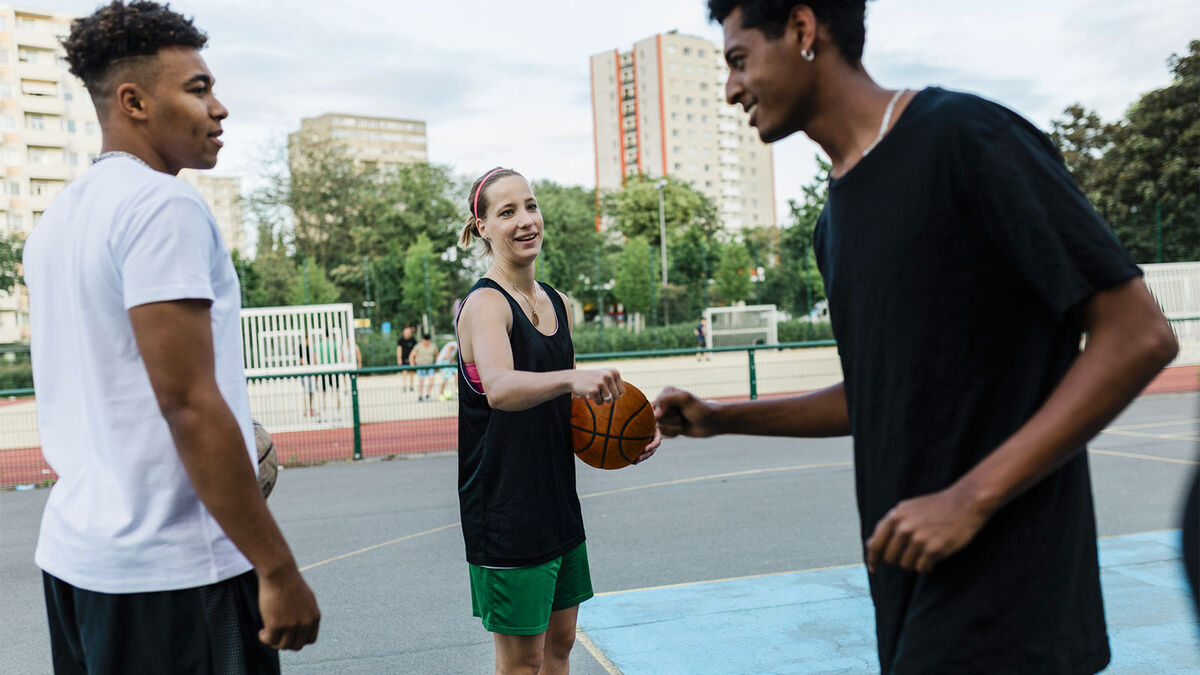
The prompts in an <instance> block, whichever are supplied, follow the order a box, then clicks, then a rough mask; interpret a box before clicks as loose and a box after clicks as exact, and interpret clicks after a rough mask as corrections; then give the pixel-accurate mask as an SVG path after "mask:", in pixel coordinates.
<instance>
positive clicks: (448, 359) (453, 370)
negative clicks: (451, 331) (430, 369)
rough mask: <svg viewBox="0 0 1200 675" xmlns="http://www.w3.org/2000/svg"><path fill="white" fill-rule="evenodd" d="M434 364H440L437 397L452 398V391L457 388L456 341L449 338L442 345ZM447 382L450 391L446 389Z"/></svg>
mask: <svg viewBox="0 0 1200 675" xmlns="http://www.w3.org/2000/svg"><path fill="white" fill-rule="evenodd" d="M436 364H437V365H438V366H440V367H439V368H438V369H437V371H438V380H439V381H440V382H441V388H440V389H438V398H439V399H441V400H443V401H449V400H450V399H452V398H454V392H455V391H457V390H458V342H456V341H454V340H450V341H449V342H447V343H446V344H444V345H442V349H441V350H440V351H439V352H438V355H437V362H436ZM447 384H449V385H450V391H446V385H447Z"/></svg>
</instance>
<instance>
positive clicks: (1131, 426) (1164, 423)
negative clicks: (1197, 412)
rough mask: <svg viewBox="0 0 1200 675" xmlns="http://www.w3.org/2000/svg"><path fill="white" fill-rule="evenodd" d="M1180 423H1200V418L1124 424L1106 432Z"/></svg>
mask: <svg viewBox="0 0 1200 675" xmlns="http://www.w3.org/2000/svg"><path fill="white" fill-rule="evenodd" d="M1179 424H1200V419H1195V418H1194V419H1190V420H1171V421H1170V422H1147V423H1145V424H1122V425H1121V426H1119V427H1109V428H1107V429H1105V430H1104V432H1109V431H1131V430H1134V429H1153V428H1154V427H1173V426H1176V425H1179Z"/></svg>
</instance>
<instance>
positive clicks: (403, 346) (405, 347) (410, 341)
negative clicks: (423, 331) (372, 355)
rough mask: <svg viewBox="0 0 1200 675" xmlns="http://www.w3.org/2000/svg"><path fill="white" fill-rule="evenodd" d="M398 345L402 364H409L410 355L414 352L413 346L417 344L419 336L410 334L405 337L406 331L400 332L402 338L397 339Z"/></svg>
mask: <svg viewBox="0 0 1200 675" xmlns="http://www.w3.org/2000/svg"><path fill="white" fill-rule="evenodd" d="M396 346H397V347H399V348H400V360H401V361H402V362H403V363H402V364H401V365H405V366H407V365H408V355H409V354H411V353H412V350H413V347H416V346H417V338H415V337H412V336H409V337H404V333H401V334H400V339H398V340H396Z"/></svg>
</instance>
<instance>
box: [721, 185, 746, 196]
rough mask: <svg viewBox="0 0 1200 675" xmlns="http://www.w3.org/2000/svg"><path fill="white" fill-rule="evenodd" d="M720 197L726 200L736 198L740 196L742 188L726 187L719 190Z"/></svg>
mask: <svg viewBox="0 0 1200 675" xmlns="http://www.w3.org/2000/svg"><path fill="white" fill-rule="evenodd" d="M721 196H722V197H727V198H737V197H741V196H742V188H740V187H736V186H733V185H726V186H724V187H722V188H721Z"/></svg>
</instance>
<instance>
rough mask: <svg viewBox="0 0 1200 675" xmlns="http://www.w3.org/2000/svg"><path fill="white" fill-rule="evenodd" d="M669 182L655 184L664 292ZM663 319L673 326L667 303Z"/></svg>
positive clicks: (663, 180)
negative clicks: (666, 188)
mask: <svg viewBox="0 0 1200 675" xmlns="http://www.w3.org/2000/svg"><path fill="white" fill-rule="evenodd" d="M669 182H670V181H668V180H667V179H666V178H663V179H661V180H659V181H658V182H656V183H655V184H654V189H655V190H658V247H659V249H661V250H662V284H663V290H664V291H665V290H666V288H667V209H666V205H665V202H664V201H663V188H665V187H667V184H668V183H669ZM663 315H664V316H663V319H664V320H665V322H666V324H667V325H668V326H669V325H671V314H670V310H669V309H668V308H667V305H666V303H664V304H663Z"/></svg>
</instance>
